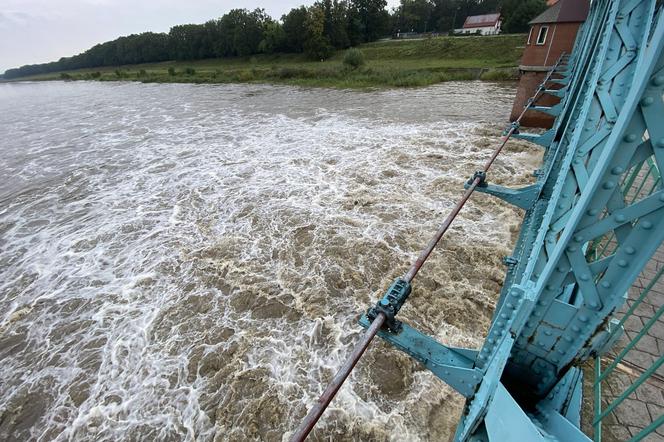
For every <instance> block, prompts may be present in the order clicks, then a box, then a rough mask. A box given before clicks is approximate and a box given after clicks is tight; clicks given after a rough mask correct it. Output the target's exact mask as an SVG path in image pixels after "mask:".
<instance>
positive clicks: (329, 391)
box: [290, 54, 564, 442]
mask: <svg viewBox="0 0 664 442" xmlns="http://www.w3.org/2000/svg"><path fill="white" fill-rule="evenodd" d="M563 55H564V54H563ZM562 58H563V56H562V55H561V57H560V59H559V60H558V62H557V63H556V64H555V65H554V66H553V67H552V68H551V70H550V71H549V74H548V75H547V76H546V79H545V80H544V82H542V84H541V85H540V87H539V88H538V89H537V92H536V93H535V95H534V96H533V99H531V100H530V102H529V103H528V105H526V106H525V107H524V109H523V111H522V112H521V115H519V118H517V119H516V121H515V122H514V123H516V124H514V123H513V124H512V126H511V127H510V130H509V131H508V132H507V134H506V135H505V137H504V139H503V142H502V143H501V144H500V146H498V148H497V149H496V150H495V151H494V152H493V154H492V155H491V157H490V158H489V160H487V162H486V163H485V164H484V168H483V169H482V172H484V173H486V172H488V171H489V169H490V168H491V166H492V165H493V163H494V162H495V161H496V159H497V158H498V155H500V153H501V152H502V150H503V149H504V148H505V145H507V142H508V141H509V140H510V138H511V137H512V135H514V132H516V129H517V127H518V123H519V122H520V121H521V119H522V118H523V116H524V115H525V114H526V112H527V111H528V109H529V108H530V106H532V105H533V104H534V103H535V102H536V101H537V99H539V97H540V96H541V93H542V91H543V89H544V84H545V83H546V82H547V81H549V79H550V78H551V75H552V74H553V72H554V71H555V70H556V68H557V67H558V65H559V64H560V62H561V60H562ZM480 182H481V179H480V178H479V177H476V178H475V179H474V180H473V181H472V182H471V183H470V185H469V187H468V189H466V191H465V192H464V194H463V196H462V197H461V199H460V200H459V201H458V202H457V204H456V205H455V206H454V208H453V209H452V212H451V213H450V214H449V215H448V217H447V218H446V219H445V221H444V222H443V224H441V226H440V227H439V228H438V231H437V232H436V234H435V236H434V237H433V238H432V239H431V241H429V244H427V247H426V248H425V249H424V250H423V251H422V253H420V256H419V257H418V258H417V260H416V261H415V262H414V263H413V265H412V266H411V267H410V270H408V273H406V276H405V277H404V280H405V281H406V282H408V283H410V282H411V281H412V280H413V279H414V278H415V276H416V275H417V273H418V272H419V271H420V269H421V268H422V266H423V265H424V263H425V262H426V260H427V259H428V258H429V255H431V252H433V250H434V249H435V248H436V245H437V244H438V243H439V242H440V240H441V239H442V237H443V235H445V232H447V230H448V229H449V228H450V226H451V225H452V222H454V220H455V219H456V217H457V216H458V215H459V212H461V209H463V207H464V205H465V204H466V203H467V202H468V200H469V199H470V197H471V195H472V194H473V192H475V190H476V189H477V186H479V184H480ZM386 319H387V318H386V317H385V314H383V313H380V314H379V315H378V316H377V317H376V319H374V320H373V322H372V323H371V326H370V327H369V328H368V329H367V330H366V331H365V332H364V334H363V335H362V338H361V339H360V342H358V343H357V344H356V345H355V348H354V349H353V352H352V353H351V354H350V356H349V357H348V359H347V360H346V362H345V363H344V365H342V366H341V368H340V369H339V371H338V372H337V374H336V375H335V376H334V379H332V381H331V382H330V384H329V385H328V386H327V388H326V389H325V391H324V392H323V394H322V395H321V396H320V398H319V399H318V402H316V404H315V405H314V406H313V408H312V409H311V410H309V413H307V416H306V417H305V418H304V420H303V421H302V423H301V424H300V426H299V427H298V428H297V430H295V433H293V435H292V436H291V438H290V442H303V441H304V440H305V439H306V438H307V436H308V435H309V433H310V432H311V430H313V428H314V426H315V425H316V423H317V422H318V420H319V419H320V418H321V416H322V415H323V413H324V412H325V409H326V408H327V407H328V406H329V405H330V402H332V399H334V396H335V395H336V394H337V392H338V391H339V389H340V388H341V386H342V385H343V383H344V382H345V381H346V379H347V378H348V376H349V375H350V372H351V371H353V368H355V365H357V363H358V362H359V360H360V358H362V355H364V352H365V351H366V350H367V348H368V347H369V344H370V343H371V341H372V340H373V338H375V337H376V334H377V333H378V331H379V330H380V328H381V327H382V326H383V324H384V323H385V320H386Z"/></svg>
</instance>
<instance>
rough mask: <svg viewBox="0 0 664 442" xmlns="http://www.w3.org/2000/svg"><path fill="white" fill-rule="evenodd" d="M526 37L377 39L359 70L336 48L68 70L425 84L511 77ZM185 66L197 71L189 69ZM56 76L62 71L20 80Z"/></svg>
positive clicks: (153, 78) (86, 75)
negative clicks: (322, 55)
mask: <svg viewBox="0 0 664 442" xmlns="http://www.w3.org/2000/svg"><path fill="white" fill-rule="evenodd" d="M524 40H525V36H524V35H521V34H519V35H501V36H493V37H439V38H432V39H424V40H406V41H403V40H390V41H379V42H374V43H369V44H365V45H362V46H361V49H362V51H363V52H364V55H365V58H366V65H365V66H364V67H362V68H360V69H357V70H349V69H346V68H345V67H344V65H343V62H342V60H343V51H340V52H337V53H336V54H335V55H334V56H333V57H332V58H330V59H329V60H326V61H324V62H319V61H311V60H308V59H306V58H305V57H304V56H303V55H301V54H275V55H257V56H253V57H238V58H227V59H210V60H198V61H190V62H164V63H152V64H145V65H133V66H122V67H120V68H115V67H113V68H99V69H86V70H80V71H73V72H68V73H66V74H67V75H69V76H70V77H71V78H72V79H86V80H87V79H99V80H106V81H113V80H135V81H143V82H182V83H228V82H269V83H285V84H296V85H306V86H330V87H350V88H362V87H375V86H378V87H380V86H392V87H395V86H396V87H404V86H424V85H428V84H433V83H438V82H441V81H448V80H468V79H477V78H480V77H481V78H483V79H487V80H501V79H510V78H511V77H512V76H513V72H514V67H516V66H517V65H518V62H519V58H520V57H521V53H522V51H523V44H524ZM169 68H173V69H175V71H176V75H169V73H168V69H169ZM187 68H191V69H193V70H194V71H195V72H194V73H192V72H191V71H189V72H190V73H189V74H187V73H185V70H186V69H187ZM141 71H144V72H141ZM93 77H94V78H93ZM60 78H62V73H54V74H48V75H41V76H35V77H29V78H23V79H21V80H52V79H60Z"/></svg>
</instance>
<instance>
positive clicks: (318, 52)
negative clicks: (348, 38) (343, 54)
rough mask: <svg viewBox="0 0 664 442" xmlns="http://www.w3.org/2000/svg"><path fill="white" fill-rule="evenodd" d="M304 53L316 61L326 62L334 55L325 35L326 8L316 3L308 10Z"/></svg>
mask: <svg viewBox="0 0 664 442" xmlns="http://www.w3.org/2000/svg"><path fill="white" fill-rule="evenodd" d="M305 29H306V32H305V39H304V52H305V54H307V56H309V57H310V58H312V59H314V60H325V59H326V58H328V57H329V56H330V55H331V54H332V50H333V48H332V44H331V43H330V40H329V38H328V37H327V35H325V8H324V6H323V5H322V4H321V3H315V4H314V5H313V6H311V7H309V8H308V9H307V20H306V22H305Z"/></svg>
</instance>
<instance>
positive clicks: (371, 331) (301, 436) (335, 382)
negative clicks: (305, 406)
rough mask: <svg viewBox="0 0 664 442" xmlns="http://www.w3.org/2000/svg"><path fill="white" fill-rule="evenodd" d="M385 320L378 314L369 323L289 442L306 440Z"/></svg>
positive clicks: (381, 314) (382, 315)
mask: <svg viewBox="0 0 664 442" xmlns="http://www.w3.org/2000/svg"><path fill="white" fill-rule="evenodd" d="M385 319H387V318H386V317H385V315H384V314H383V313H380V314H379V315H378V317H376V319H374V321H373V322H372V323H371V327H369V328H368V329H367V331H366V332H365V333H364V334H363V335H362V339H361V340H360V342H358V343H357V345H355V348H354V349H353V352H352V353H351V354H350V356H349V357H348V360H346V362H345V363H344V365H342V366H341V368H340V369H339V371H338V372H337V374H336V375H335V376H334V379H332V382H330V384H329V385H328V386H327V388H326V389H325V391H324V392H323V394H322V395H321V396H320V399H318V402H316V405H314V407H313V408H312V409H311V410H310V411H309V414H307V417H305V418H304V420H303V421H302V423H301V424H300V426H299V427H298V429H297V430H296V431H295V433H293V435H292V436H291V439H290V440H291V442H301V441H303V440H305V439H306V438H307V436H308V435H309V433H310V432H311V430H313V428H314V426H315V425H316V422H318V419H320V417H321V416H322V415H323V412H325V409H326V408H327V406H328V405H330V402H332V399H333V398H334V396H335V395H336V394H337V391H339V389H340V388H341V386H342V385H343V383H344V382H345V381H346V378H347V377H348V375H350V372H351V371H353V368H355V364H357V362H358V361H359V360H360V358H361V357H362V355H363V354H364V352H365V351H366V349H367V347H368V346H369V344H370V343H371V340H372V339H373V338H374V337H375V336H376V333H378V330H380V328H381V327H382V326H383V323H384V322H385Z"/></svg>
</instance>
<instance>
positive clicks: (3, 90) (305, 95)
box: [0, 82, 537, 441]
mask: <svg viewBox="0 0 664 442" xmlns="http://www.w3.org/2000/svg"><path fill="white" fill-rule="evenodd" d="M513 92H514V91H513V90H512V89H511V88H506V87H503V86H499V85H492V84H487V83H479V82H474V83H454V84H445V85H440V86H436V87H431V88H425V89H417V90H400V91H374V92H352V91H334V90H310V89H298V88H290V87H273V86H253V85H252V86H233V85H230V86H191V85H140V84H112V85H107V84H99V83H74V84H70V83H66V84H65V83H53V84H48V85H44V84H24V85H0V135H2V138H3V140H5V143H7V146H6V148H5V149H6V155H5V158H3V159H2V160H1V161H2V163H0V177H2V178H3V179H4V181H3V183H4V184H2V185H0V202H1V205H0V234H1V236H0V273H1V275H2V278H1V281H0V306H1V307H2V308H1V310H0V311H2V314H1V315H0V321H1V322H0V358H2V376H0V410H4V411H3V412H2V416H0V439H8V438H12V437H14V438H17V439H26V438H30V439H35V440H134V439H140V440H212V439H216V440H282V438H283V439H284V440H285V438H286V437H287V434H288V431H291V430H292V429H293V428H294V427H295V426H296V425H297V424H298V422H299V420H300V419H301V418H302V417H303V415H304V413H305V412H306V410H307V409H308V408H309V407H310V406H311V405H312V404H313V403H314V402H315V400H316V399H317V396H318V394H319V393H320V392H322V390H323V389H324V387H325V382H326V381H327V380H329V379H330V377H331V376H332V375H333V373H334V371H335V370H336V369H337V368H338V367H339V366H340V365H341V364H342V362H343V361H344V359H345V357H346V356H347V354H348V353H349V352H350V350H351V348H352V345H353V343H354V342H355V340H356V338H357V336H359V333H360V332H361V328H360V327H359V326H358V325H357V319H358V317H359V314H360V313H361V312H362V311H364V310H365V309H366V308H367V307H369V306H370V305H371V303H373V302H375V300H376V299H378V297H379V296H380V294H381V292H382V291H384V290H385V288H386V287H387V286H388V285H389V283H390V281H391V280H392V279H394V277H396V276H398V275H399V274H400V273H402V272H404V271H405V270H406V269H407V265H408V263H409V262H410V261H411V260H412V259H414V258H415V257H416V256H417V253H418V252H419V249H420V247H421V246H422V245H423V244H425V243H426V241H427V240H428V237H429V236H430V235H431V234H432V232H433V231H435V229H436V226H437V223H438V222H440V220H441V219H442V218H443V217H444V215H445V214H446V213H447V211H448V210H449V209H450V208H451V207H452V206H453V204H454V202H455V199H456V198H457V196H458V195H459V194H460V192H461V191H462V184H463V181H464V177H467V176H470V175H471V174H472V172H473V171H474V170H475V169H476V168H478V167H479V165H481V164H482V163H483V161H484V159H485V158H486V157H487V155H488V152H490V150H491V148H492V145H491V143H490V142H495V141H497V139H496V138H493V139H491V138H487V137H486V136H485V132H486V128H487V127H489V128H490V129H491V130H494V132H495V129H496V128H494V127H493V125H495V124H497V123H501V124H502V123H503V121H504V120H506V118H507V113H508V110H509V106H510V104H511V98H512V94H513ZM460 103H465V105H463V106H462V105H461V104H460ZM536 158H537V154H536V153H535V152H534V150H529V149H527V148H522V149H520V150H513V151H508V152H506V153H505V155H504V156H502V157H501V158H500V159H499V161H498V162H497V164H496V166H495V172H494V173H493V174H492V176H493V177H495V179H496V180H497V181H498V182H501V183H503V184H508V185H509V184H518V183H521V182H527V181H528V174H529V173H530V172H531V171H532V168H531V169H529V168H528V167H530V166H531V165H532V164H535V159H536ZM518 215H519V214H518V212H517V211H516V210H514V209H512V208H510V207H507V206H506V205H504V204H501V203H498V202H496V201H495V200H491V199H489V198H487V197H483V196H477V197H474V198H473V200H472V201H471V203H470V204H469V206H468V208H467V209H466V210H465V211H464V212H463V213H462V215H461V218H460V220H459V222H458V223H457V224H456V225H455V227H454V228H453V229H452V230H451V232H450V235H449V237H448V238H447V239H446V240H445V241H444V242H443V244H442V245H441V251H440V252H438V253H436V254H435V256H433V257H432V261H431V262H430V263H428V264H427V266H425V268H424V269H423V271H422V275H421V277H420V279H419V280H418V282H417V283H416V284H415V289H414V294H413V297H412V300H411V302H410V303H409V305H408V306H407V307H406V308H405V309H404V311H403V317H404V319H406V320H407V321H409V322H410V323H412V324H413V325H414V326H416V327H418V328H420V329H422V330H423V331H426V332H428V333H431V334H433V335H434V336H435V337H436V338H438V339H439V340H440V341H442V342H445V343H447V344H451V345H459V346H477V345H479V343H480V342H481V338H482V333H483V331H484V329H485V328H486V326H487V324H488V321H489V317H490V314H491V308H492V306H493V302H495V299H496V294H497V291H498V290H499V288H500V285H499V282H500V280H501V279H502V273H503V271H504V269H503V268H502V267H501V265H500V258H501V256H502V255H503V254H506V253H507V252H508V251H509V245H510V242H511V241H512V237H513V235H514V231H515V227H516V226H517V225H518ZM460 403H461V402H460V399H459V397H458V396H456V395H454V393H452V391H451V389H450V388H449V387H447V386H445V385H444V384H442V383H441V382H440V381H438V380H436V379H435V378H434V377H433V375H431V373H429V372H426V371H423V370H422V369H421V368H420V367H418V365H417V364H416V363H414V362H412V361H411V360H410V359H408V358H407V357H406V356H404V355H401V354H399V353H398V352H397V351H396V350H393V349H390V348H389V347H387V346H386V345H384V344H377V345H374V346H373V347H372V349H371V350H370V351H369V353H368V355H367V357H366V358H365V361H363V362H362V363H361V364H360V366H359V367H358V370H356V372H355V373H353V375H352V376H351V378H350V379H349V382H348V383H347V385H346V386H345V387H344V388H343V389H342V390H341V391H340V392H339V395H338V396H337V398H336V399H335V401H334V403H333V405H332V408H331V409H330V410H328V412H327V413H326V415H325V418H324V419H323V421H322V422H321V425H320V427H319V428H318V429H317V430H316V433H314V435H313V437H314V438H315V440H328V439H330V438H332V439H343V440H367V439H373V440H413V441H417V440H430V439H431V440H433V439H436V438H440V437H446V436H448V435H449V434H450V432H451V431H453V426H454V422H455V421H456V418H457V416H455V415H454V413H457V412H458V407H459V405H460Z"/></svg>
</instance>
